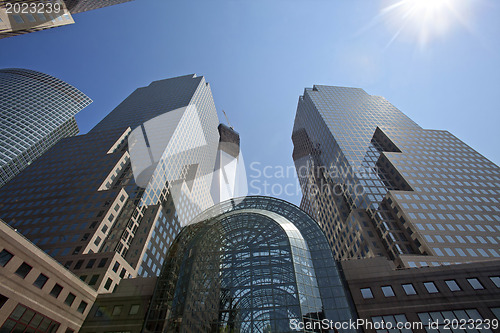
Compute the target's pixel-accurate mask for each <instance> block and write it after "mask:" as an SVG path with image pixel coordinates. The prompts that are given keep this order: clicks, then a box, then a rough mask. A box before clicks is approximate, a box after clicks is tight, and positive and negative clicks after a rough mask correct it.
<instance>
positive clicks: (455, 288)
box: [445, 280, 462, 291]
mask: <svg viewBox="0 0 500 333" xmlns="http://www.w3.org/2000/svg"><path fill="white" fill-rule="evenodd" d="M445 282H446V285H447V286H448V288H450V290H451V291H459V290H462V289H460V286H459V285H458V283H457V281H455V280H447V281H445Z"/></svg>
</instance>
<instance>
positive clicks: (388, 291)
mask: <svg viewBox="0 0 500 333" xmlns="http://www.w3.org/2000/svg"><path fill="white" fill-rule="evenodd" d="M382 292H383V293H384V296H385V297H392V296H395V295H394V290H392V287H391V286H384V287H382Z"/></svg>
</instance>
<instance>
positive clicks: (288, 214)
mask: <svg viewBox="0 0 500 333" xmlns="http://www.w3.org/2000/svg"><path fill="white" fill-rule="evenodd" d="M325 319H326V320H328V321H329V322H331V323H337V325H340V324H341V323H348V322H349V321H353V320H355V314H354V311H353V308H352V306H351V302H350V299H349V296H348V293H346V289H345V285H344V283H343V281H342V278H341V275H340V272H339V267H338V266H337V264H336V262H335V260H334V259H333V256H332V253H331V251H330V249H329V248H328V243H327V241H326V238H325V236H324V234H323V232H322V231H321V229H320V228H319V227H318V225H317V224H316V222H315V221H314V220H313V219H311V218H310V217H309V216H308V215H307V214H305V213H304V212H303V211H302V210H300V209H299V208H298V207H296V206H294V205H292V204H290V203H287V202H285V201H282V200H278V199H274V198H269V197H246V198H244V199H242V200H239V201H235V199H231V200H229V201H226V202H223V203H221V204H219V205H216V206H214V207H212V208H210V209H208V210H207V211H205V212H204V213H203V214H201V215H200V216H198V217H197V218H196V219H195V221H194V223H192V224H190V225H189V226H187V227H185V228H184V229H183V230H182V232H181V233H180V234H179V236H178V237H177V238H176V240H175V242H174V243H173V245H172V246H171V248H170V250H169V253H168V257H167V259H166V261H165V264H164V266H163V268H162V273H161V275H160V277H159V279H158V283H157V286H156V289H155V291H154V294H153V299H152V302H151V305H150V308H149V311H148V315H147V318H146V321H145V326H144V332H290V331H298V332H319V331H322V329H323V328H325V327H324V326H321V324H322V320H323V323H324V320H325ZM346 327H347V326H346ZM325 331H326V330H325ZM332 331H334V330H333V326H332ZM338 331H339V332H356V330H351V329H349V328H348V327H347V329H339V330H338Z"/></svg>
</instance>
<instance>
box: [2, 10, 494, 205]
mask: <svg viewBox="0 0 500 333" xmlns="http://www.w3.org/2000/svg"><path fill="white" fill-rule="evenodd" d="M449 1H451V2H452V3H453V2H455V3H457V4H459V5H460V6H458V5H457V6H456V7H455V8H454V11H450V10H441V11H439V12H436V13H435V15H434V17H431V19H429V22H425V24H426V25H425V26H423V27H421V28H417V27H419V26H420V25H422V24H423V23H422V22H424V19H423V18H422V17H415V18H414V20H413V19H412V20H408V21H407V23H406V25H404V28H403V30H402V32H401V33H400V34H399V35H397V38H394V36H395V35H396V34H397V32H398V31H399V30H400V28H401V26H403V21H402V20H401V17H403V16H404V14H405V13H404V12H400V11H398V10H393V11H389V12H387V11H385V12H387V14H383V15H382V14H381V13H385V12H384V11H383V9H384V8H387V7H388V6H390V5H391V4H394V3H397V1H390V0H387V1H385V0H381V1H376V0H370V1H368V0H351V1H347V0H343V1H341V0H336V1H332V0H328V1H327V0H324V1H320V0H311V1H305V0H304V1H298V0H286V1H285V0H283V1H281V0H251V1H250V0H247V1H244V0H232V1H215V0H214V1H194V0H185V1H155V0H135V1H132V2H129V3H125V4H121V5H117V6H111V7H108V8H103V9H99V10H94V11H91V12H87V13H81V14H77V15H75V16H74V19H75V22H76V23H75V24H73V25H71V26H66V27H60V28H55V29H51V30H45V31H41V32H36V33H31V34H28V35H23V36H19V37H14V38H8V39H3V40H0V67H1V68H6V67H22V68H29V69H34V70H38V71H41V72H44V73H47V74H50V75H53V76H55V77H57V78H60V79H62V80H64V81H66V82H68V83H70V84H72V85H74V86H75V87H77V88H78V89H80V90H81V91H83V92H84V93H85V94H87V95H88V96H89V97H90V98H92V99H93V100H94V102H93V103H92V104H91V105H90V106H89V107H87V108H86V109H85V110H83V111H82V112H80V114H78V116H77V121H78V123H79V126H80V129H81V132H82V133H86V132H87V131H88V130H89V129H90V128H92V126H93V125H95V124H96V123H97V122H98V121H99V120H100V119H101V118H103V117H104V116H105V115H106V114H107V113H108V112H110V111H111V110H112V109H113V108H114V107H115V106H116V105H118V104H119V103H120V102H121V101H122V100H123V99H124V98H126V97H127V96H128V95H129V94H130V93H131V92H132V91H133V90H134V89H135V88H137V87H141V86H146V85H148V84H149V83H150V82H151V81H153V80H159V79H163V78H168V77H174V76H178V75H185V74H189V73H197V74H198V75H204V76H205V77H206V79H207V81H208V82H210V84H211V86H212V92H213V95H214V99H215V103H216V106H217V109H218V110H219V119H220V121H223V122H225V119H224V117H223V116H222V114H221V113H220V110H222V109H224V110H225V111H226V112H227V114H228V116H229V119H230V122H231V124H232V125H233V126H234V128H235V129H236V130H237V131H238V132H239V133H240V135H241V143H242V151H243V154H244V158H245V161H246V164H247V168H248V169H250V168H249V166H250V164H251V163H252V162H259V163H260V166H259V168H260V169H262V168H263V167H264V166H271V167H273V168H272V170H273V171H276V172H279V171H280V170H281V168H284V169H285V170H286V169H287V168H288V171H289V172H288V175H287V173H286V172H285V174H284V176H285V178H280V179H276V178H272V179H268V182H269V183H270V184H273V183H277V184H282V185H283V184H287V183H294V182H295V175H294V173H293V172H290V171H291V170H293V169H292V168H291V167H292V166H293V161H292V158H291V153H292V143H291V130H292V126H293V120H294V116H295V110H296V106H297V100H298V97H299V95H301V94H302V92H303V90H304V88H305V87H311V86H312V85H313V84H325V85H340V86H352V87H360V88H363V89H364V90H366V91H367V92H368V93H369V94H372V95H380V96H384V97H385V98H387V99H388V100H389V101H390V102H391V103H392V104H394V105H395V106H396V107H398V108H399V109H400V110H401V111H403V112H404V113H405V114H407V115H408V116H409V117H410V118H412V119H413V120H415V121H416V122H417V123H418V124H419V125H421V126H422V127H424V128H428V129H443V130H448V131H450V132H452V133H453V134H454V135H456V136H457V137H459V138H460V139H461V140H463V141H464V142H465V143H467V144H469V145H470V146H472V147H473V148H474V149H476V150H477V151H479V152H480V153H481V154H483V155H484V156H485V157H487V158H488V159H490V160H491V161H493V162H494V163H496V164H499V162H500V149H499V148H498V143H499V141H500V140H499V139H500V131H499V129H498V126H499V124H500V112H499V111H500V107H499V103H498V101H497V100H498V96H499V95H500V94H499V91H500V80H499V78H500V66H499V65H500V61H499V60H500V38H499V32H500V2H498V1H494V0H449ZM399 9H401V8H399ZM421 29H427V30H426V31H428V32H429V34H427V35H426V36H428V38H427V39H426V40H425V41H423V40H422V38H419V33H421V32H422V30H421ZM437 31H440V32H441V33H439V34H438V33H437ZM443 31H444V32H443ZM420 36H422V35H420ZM268 170H270V169H268ZM248 173H249V177H250V178H252V177H253V176H255V175H256V172H255V171H252V170H248ZM278 176H280V175H278ZM287 176H288V177H287ZM263 180H264V179H260V181H261V183H260V184H261V186H262V181H263ZM251 189H252V187H251ZM275 189H278V187H275ZM260 190H261V193H260V194H274V196H278V197H281V198H283V199H286V200H289V201H291V202H293V203H296V204H298V203H299V201H300V195H298V194H292V195H287V194H285V193H278V192H280V191H279V190H276V191H275V193H271V191H270V188H268V192H267V193H264V191H263V188H262V187H261V188H260ZM257 192H258V191H257V190H256V189H255V186H254V187H253V189H252V193H254V194H258V193H257Z"/></svg>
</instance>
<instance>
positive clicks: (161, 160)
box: [0, 75, 239, 293]
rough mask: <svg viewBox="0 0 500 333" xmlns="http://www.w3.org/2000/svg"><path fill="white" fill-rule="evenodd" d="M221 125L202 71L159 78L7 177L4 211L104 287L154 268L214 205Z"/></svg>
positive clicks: (88, 280) (16, 225)
mask: <svg viewBox="0 0 500 333" xmlns="http://www.w3.org/2000/svg"><path fill="white" fill-rule="evenodd" d="M218 125H219V123H218V119H217V112H216V109H215V106H214V102H213V98H212V93H211V89H210V85H209V84H208V83H206V82H205V79H204V78H203V77H197V76H196V75H188V76H183V77H178V78H173V79H167V80H161V81H156V82H153V83H151V84H150V85H149V86H148V87H144V88H139V89H137V90H136V91H135V92H134V93H132V94H131V95H130V96H129V97H128V98H127V99H126V100H125V101H124V102H122V103H121V104H120V105H119V106H118V107H117V108H116V109H115V110H113V111H112V112H111V113H110V114H109V115H108V116H107V117H105V118H104V119H103V120H102V121H101V122H100V123H99V124H98V125H96V127H95V128H94V129H92V130H91V131H90V132H89V133H87V134H85V135H80V136H76V137H70V138H66V139H64V140H62V141H61V142H59V143H58V144H57V145H55V146H54V147H53V148H52V149H51V150H49V151H48V152H47V153H45V154H44V155H43V156H42V157H41V158H39V159H38V160H37V161H35V162H34V163H32V164H31V165H30V166H29V167H28V168H27V169H25V170H24V171H23V172H22V173H21V174H20V175H19V176H18V177H16V178H14V179H13V180H12V181H11V182H9V183H8V184H7V185H5V186H4V187H3V188H2V189H1V190H0V198H1V199H0V202H1V203H0V216H1V217H2V218H3V219H4V220H5V221H6V222H7V223H8V224H10V225H11V226H13V227H14V228H16V229H17V230H18V231H19V232H20V233H22V234H23V235H24V236H26V237H27V238H28V239H30V240H31V241H32V242H33V243H35V244H36V245H37V246H39V247H40V248H41V249H42V250H44V251H45V252H46V253H48V254H49V255H51V256H52V257H54V258H55V259H56V260H58V261H59V262H60V263H62V264H63V265H64V266H65V267H67V268H68V269H69V270H71V271H72V272H74V273H75V274H76V275H78V276H79V277H80V278H81V279H82V280H83V281H85V282H86V283H88V284H89V285H90V286H92V287H93V288H94V289H95V290H97V291H98V292H100V293H109V292H112V291H113V290H114V289H115V288H116V286H117V285H118V284H119V282H120V281H121V279H123V278H128V277H135V276H143V277H148V276H157V275H158V274H159V273H160V270H161V266H162V264H163V262H164V258H165V255H166V250H167V249H168V247H169V246H170V244H171V242H172V241H173V239H174V238H175V236H176V235H177V233H178V232H179V231H180V229H181V227H182V226H183V225H185V224H186V223H187V221H189V220H190V219H191V218H193V217H194V216H196V215H197V214H199V213H200V212H202V211H203V210H205V209H206V208H208V207H210V206H212V205H213V204H214V201H213V199H212V196H211V193H212V190H213V184H212V180H213V178H214V176H213V175H214V173H217V171H214V168H215V166H216V160H217V156H218V152H219V150H220V146H221V142H223V141H225V139H224V137H223V138H222V139H221V137H220V135H219V131H220V130H219V126H218ZM233 135H235V136H236V137H237V138H238V140H237V141H238V142H239V137H238V135H237V133H235V132H234V131H233ZM226 141H227V140H226ZM238 149H239V147H238ZM144 156H146V157H147V158H146V159H143V158H142V157H144ZM144 161H147V163H143V162H144Z"/></svg>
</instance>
